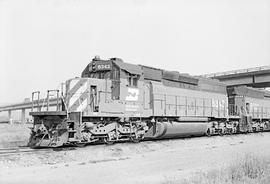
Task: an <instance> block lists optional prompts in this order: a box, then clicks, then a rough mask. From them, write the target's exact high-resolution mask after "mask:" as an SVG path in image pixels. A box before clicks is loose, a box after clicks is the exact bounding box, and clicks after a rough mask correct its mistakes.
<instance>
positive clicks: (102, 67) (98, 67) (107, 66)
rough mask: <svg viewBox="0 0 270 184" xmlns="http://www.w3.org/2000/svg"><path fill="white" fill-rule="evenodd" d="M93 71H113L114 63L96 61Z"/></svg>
mask: <svg viewBox="0 0 270 184" xmlns="http://www.w3.org/2000/svg"><path fill="white" fill-rule="evenodd" d="M92 70H95V71H106V70H112V63H111V62H108V61H96V62H95V63H94V64H92Z"/></svg>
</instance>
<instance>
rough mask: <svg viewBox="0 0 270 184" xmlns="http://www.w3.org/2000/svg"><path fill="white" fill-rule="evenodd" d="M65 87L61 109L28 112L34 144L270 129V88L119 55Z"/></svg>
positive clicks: (98, 62) (93, 63) (95, 64)
mask: <svg viewBox="0 0 270 184" xmlns="http://www.w3.org/2000/svg"><path fill="white" fill-rule="evenodd" d="M65 88H66V90H65V94H62V95H59V91H58V90H57V91H56V92H57V102H59V103H58V104H57V109H56V110H54V111H49V110H48V109H49V108H47V110H41V109H40V108H39V109H38V110H37V111H32V112H31V113H30V114H31V115H32V116H33V119H34V123H33V128H32V132H31V136H30V139H29V146H31V147H58V146H63V145H85V144H90V143H107V144H112V143H114V142H117V141H128V140H130V141H133V142H139V141H140V140H143V139H164V138H177V137H186V136H202V135H208V136H211V135H215V134H220V135H223V134H233V133H241V132H242V133H246V132H254V131H266V130H269V129H270V124H269V119H270V95H269V93H267V92H266V91H260V90H255V89H251V88H248V87H244V86H241V87H232V88H227V86H226V85H225V84H223V83H221V82H218V81H216V80H212V79H206V78H202V77H193V76H190V75H187V74H180V73H179V72H175V71H166V70H162V69H157V68H152V67H148V66H143V65H133V64H129V63H125V62H123V61H122V60H121V59H119V58H111V59H109V60H102V59H100V58H99V57H95V58H94V59H93V60H92V61H91V62H90V63H89V64H88V65H87V67H86V68H85V69H84V70H83V72H82V74H81V77H80V78H73V79H70V80H68V81H66V83H65ZM51 92H52V91H48V93H51ZM49 96H50V94H48V96H47V98H48V99H49ZM58 96H60V97H59V98H58ZM32 101H33V102H36V103H39V102H37V101H34V100H33V99H32ZM48 102H49V101H48ZM33 106H35V104H33ZM47 107H49V104H47Z"/></svg>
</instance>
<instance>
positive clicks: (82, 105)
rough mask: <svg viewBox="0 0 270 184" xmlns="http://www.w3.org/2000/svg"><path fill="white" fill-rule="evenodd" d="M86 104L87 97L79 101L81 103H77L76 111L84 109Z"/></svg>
mask: <svg viewBox="0 0 270 184" xmlns="http://www.w3.org/2000/svg"><path fill="white" fill-rule="evenodd" d="M86 106H87V98H86V99H85V100H84V101H83V102H81V104H80V105H79V107H77V112H78V111H84V109H85V108H86Z"/></svg>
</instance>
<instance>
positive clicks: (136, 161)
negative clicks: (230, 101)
mask: <svg viewBox="0 0 270 184" xmlns="http://www.w3.org/2000/svg"><path fill="white" fill-rule="evenodd" d="M2 128H3V127H2ZM4 128H5V129H6V131H4V130H3V129H1V135H0V148H1V147H7V146H8V139H7V138H6V136H9V137H10V138H12V139H11V142H13V143H12V144H11V146H14V145H24V144H26V142H27V139H28V136H26V135H28V133H29V130H28V128H27V126H23V125H20V127H16V126H15V125H10V126H9V125H5V126H4ZM15 129H16V131H15ZM2 132H4V133H3V134H2ZM18 134H19V135H18ZM3 135H5V136H4V137H3ZM14 141H15V142H16V141H18V142H17V143H14ZM247 154H251V155H255V156H256V157H264V158H270V132H265V133H254V134H243V135H232V136H222V137H221V136H214V137H197V138H186V139H173V140H162V141H145V142H141V143H138V144H134V143H117V144H114V145H110V146H108V145H91V146H87V147H84V148H76V149H70V150H62V151H59V150H58V151H49V152H38V153H27V154H26V153H21V154H14V155H8V156H1V155H0V183H20V184H22V183H27V184H28V183H39V184H43V183H44V184H45V183H66V184H68V183H85V184H86V183H87V184H88V183H95V184H99V183H110V184H114V183H117V184H119V183H138V184H141V183H147V184H148V183H153V184H154V183H157V184H159V183H166V181H172V180H174V179H175V180H178V179H179V178H180V179H181V178H187V177H192V175H193V174H194V173H196V172H200V171H206V170H209V169H213V168H221V167H226V165H229V164H231V163H233V162H235V161H237V160H238V159H239V158H241V157H243V156H245V155H247Z"/></svg>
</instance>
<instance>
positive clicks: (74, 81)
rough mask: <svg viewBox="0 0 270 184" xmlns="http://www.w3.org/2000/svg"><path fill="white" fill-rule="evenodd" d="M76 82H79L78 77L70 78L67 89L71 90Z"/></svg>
mask: <svg viewBox="0 0 270 184" xmlns="http://www.w3.org/2000/svg"><path fill="white" fill-rule="evenodd" d="M78 82H79V79H72V80H71V81H70V82H69V90H71V89H72V88H73V87H74V86H75V85H76V84H77V83H78Z"/></svg>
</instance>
